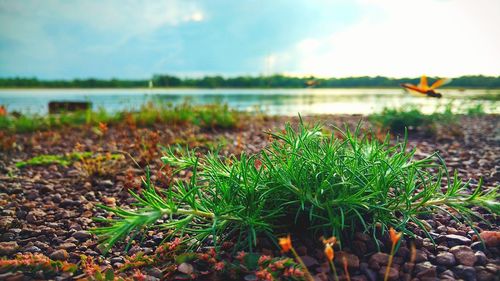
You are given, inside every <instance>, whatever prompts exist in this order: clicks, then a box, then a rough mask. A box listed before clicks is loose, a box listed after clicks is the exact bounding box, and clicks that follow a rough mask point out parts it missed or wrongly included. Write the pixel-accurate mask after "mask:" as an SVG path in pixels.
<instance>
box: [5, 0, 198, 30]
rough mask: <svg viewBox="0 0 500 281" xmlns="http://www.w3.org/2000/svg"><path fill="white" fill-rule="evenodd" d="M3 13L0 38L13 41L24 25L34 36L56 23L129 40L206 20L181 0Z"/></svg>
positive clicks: (21, 5) (56, 2)
mask: <svg viewBox="0 0 500 281" xmlns="http://www.w3.org/2000/svg"><path fill="white" fill-rule="evenodd" d="M0 11H1V14H0V16H1V18H0V23H2V24H4V27H0V34H1V35H2V36H11V37H12V36H15V37H20V36H17V35H18V34H19V33H20V31H22V28H23V24H22V23H23V22H26V23H29V24H30V27H29V30H26V31H31V32H33V33H36V32H40V29H42V28H43V27H44V25H47V24H54V23H55V22H53V21H57V22H56V23H57V24H75V25H82V26H85V27H86V28H88V27H90V28H92V30H94V31H102V32H115V33H118V34H122V35H127V36H130V35H136V34H144V33H148V32H151V31H154V30H155V29H157V28H161V27H164V26H176V25H179V24H182V23H186V22H199V21H203V20H204V19H205V18H206V15H205V13H204V11H203V10H202V9H201V7H199V5H197V4H196V3H195V2H192V1H182V0H162V1H144V0H120V1H118V0H114V1H100V0H78V1H62V0H52V1H37V0H31V1H0ZM9 26H10V28H8V27H9Z"/></svg>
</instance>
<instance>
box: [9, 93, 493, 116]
mask: <svg viewBox="0 0 500 281" xmlns="http://www.w3.org/2000/svg"><path fill="white" fill-rule="evenodd" d="M441 92H442V94H443V98H442V99H434V98H426V97H415V96H412V95H409V94H407V93H405V91H404V90H402V89H36V90H33V89H3V90H0V104H3V105H6V106H7V109H8V110H9V111H18V112H22V113H27V114H46V113H47V112H48V106H47V103H48V102H49V101H63V100H68V101H90V102H92V105H93V108H94V109H98V108H105V109H106V110H108V111H111V112H116V111H122V110H135V109H138V108H139V107H140V106H141V105H143V104H144V103H146V102H148V101H153V102H157V101H164V102H171V103H174V104H176V103H181V102H184V101H186V100H188V101H190V102H191V103H193V104H208V103H227V104H228V105H229V106H230V107H232V108H236V109H239V110H244V111H255V110H260V111H263V112H264V113H267V114H273V115H296V114H297V113H301V114H303V115H310V114H369V113H372V112H378V111H381V110H382V109H383V108H384V107H400V106H403V105H407V104H411V105H415V106H418V107H419V108H420V109H422V110H423V111H424V112H432V111H434V110H435V108H436V106H444V105H446V104H449V103H452V105H453V108H454V110H456V111H461V110H464V108H466V107H467V106H473V105H477V104H482V105H483V107H484V109H485V111H486V112H489V113H500V109H499V108H500V107H499V102H498V101H485V100H474V101H473V100H470V97H473V96H481V95H485V94H500V90H478V89H474V90H465V91H463V90H451V89H445V90H442V91H441Z"/></svg>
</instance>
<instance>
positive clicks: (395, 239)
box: [384, 227, 402, 281]
mask: <svg viewBox="0 0 500 281" xmlns="http://www.w3.org/2000/svg"><path fill="white" fill-rule="evenodd" d="M401 235H402V233H398V232H396V231H395V230H394V228H392V227H391V229H389V237H390V238H391V253H390V254H389V261H388V262H387V266H386V269H385V274H384V281H387V280H389V272H390V270H391V266H392V260H393V259H394V253H395V252H396V246H397V245H398V243H399V240H400V239H401Z"/></svg>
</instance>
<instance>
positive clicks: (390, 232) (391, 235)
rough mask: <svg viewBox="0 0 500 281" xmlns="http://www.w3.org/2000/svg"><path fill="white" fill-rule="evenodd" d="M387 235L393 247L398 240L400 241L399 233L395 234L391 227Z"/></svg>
mask: <svg viewBox="0 0 500 281" xmlns="http://www.w3.org/2000/svg"><path fill="white" fill-rule="evenodd" d="M389 235H390V237H391V241H392V243H393V244H394V245H395V244H397V243H398V241H399V239H401V232H396V230H394V228H392V227H391V229H389Z"/></svg>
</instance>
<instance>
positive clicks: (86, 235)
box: [72, 230, 92, 241]
mask: <svg viewBox="0 0 500 281" xmlns="http://www.w3.org/2000/svg"><path fill="white" fill-rule="evenodd" d="M72 236H73V237H74V238H76V239H78V240H80V241H86V240H89V239H90V238H91V237H92V234H90V233H88V232H87V231H83V230H80V231H77V232H75V233H73V235H72Z"/></svg>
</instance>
